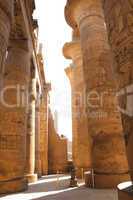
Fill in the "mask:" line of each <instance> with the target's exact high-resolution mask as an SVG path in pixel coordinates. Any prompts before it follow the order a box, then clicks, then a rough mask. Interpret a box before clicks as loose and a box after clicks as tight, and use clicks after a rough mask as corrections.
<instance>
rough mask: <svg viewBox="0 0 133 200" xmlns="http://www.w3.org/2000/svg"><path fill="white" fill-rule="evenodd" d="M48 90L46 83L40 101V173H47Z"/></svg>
mask: <svg viewBox="0 0 133 200" xmlns="http://www.w3.org/2000/svg"><path fill="white" fill-rule="evenodd" d="M48 92H49V84H46V85H45V86H44V92H43V95H42V99H41V102H40V154H41V155H40V156H41V171H42V175H47V174H48Z"/></svg>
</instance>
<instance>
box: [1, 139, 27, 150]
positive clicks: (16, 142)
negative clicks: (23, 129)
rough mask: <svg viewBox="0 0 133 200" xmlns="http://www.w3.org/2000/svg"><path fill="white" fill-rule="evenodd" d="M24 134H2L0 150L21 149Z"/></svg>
mask: <svg viewBox="0 0 133 200" xmlns="http://www.w3.org/2000/svg"><path fill="white" fill-rule="evenodd" d="M22 141H23V138H22V136H19V135H0V150H18V151H19V150H21V145H20V144H21V143H22Z"/></svg>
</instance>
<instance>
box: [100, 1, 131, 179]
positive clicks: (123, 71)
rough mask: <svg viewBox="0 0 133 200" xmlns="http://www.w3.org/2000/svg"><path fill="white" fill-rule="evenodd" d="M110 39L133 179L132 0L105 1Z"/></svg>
mask: <svg viewBox="0 0 133 200" xmlns="http://www.w3.org/2000/svg"><path fill="white" fill-rule="evenodd" d="M103 7H104V12H105V20H106V24H107V30H108V38H109V42H110V45H111V47H112V52H113V57H114V65H113V69H114V73H115V75H116V77H117V83H118V89H119V92H118V96H119V103H120V109H121V111H122V113H121V114H122V123H123V127H124V135H125V142H126V147H127V155H128V161H129V165H130V172H131V177H132V180H133V157H132V150H133V131H132V130H133V98H132V95H130V94H132V92H133V70H132V65H133V1H132V0H127V1H124V0H117V1H116V0H111V1H107V0H105V1H103Z"/></svg>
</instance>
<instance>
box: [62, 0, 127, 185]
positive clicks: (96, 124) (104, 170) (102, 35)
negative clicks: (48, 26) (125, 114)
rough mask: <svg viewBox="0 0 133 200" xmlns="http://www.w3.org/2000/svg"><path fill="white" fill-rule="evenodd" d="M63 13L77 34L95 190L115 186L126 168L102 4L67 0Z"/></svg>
mask: <svg viewBox="0 0 133 200" xmlns="http://www.w3.org/2000/svg"><path fill="white" fill-rule="evenodd" d="M65 14H66V20H67V22H68V23H69V24H70V25H71V26H72V27H73V29H76V28H77V27H78V28H79V31H80V37H81V47H82V52H83V71H84V78H85V83H86V94H87V107H88V109H87V110H88V129H89V132H90V134H91V136H92V139H93V149H92V159H93V169H94V173H95V177H94V179H95V187H99V188H102V187H104V188H105V187H106V188H107V187H116V185H117V184H118V183H119V182H120V180H124V179H128V176H127V173H128V165H127V160H126V157H125V146H124V141H123V136H122V127H121V119H120V115H119V113H118V112H117V109H116V107H117V103H116V101H115V92H116V91H115V82H114V80H113V76H112V70H111V67H112V66H111V57H110V49H109V46H108V42H107V34H106V28H105V25H104V17H103V10H102V5H101V1H99V0H89V1H88V0H75V1H74V0H68V2H67V6H66V8H65Z"/></svg>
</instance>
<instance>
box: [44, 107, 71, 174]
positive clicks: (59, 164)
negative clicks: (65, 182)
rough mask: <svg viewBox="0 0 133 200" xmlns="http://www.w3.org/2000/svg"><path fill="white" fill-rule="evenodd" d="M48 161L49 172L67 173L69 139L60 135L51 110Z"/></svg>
mask: <svg viewBox="0 0 133 200" xmlns="http://www.w3.org/2000/svg"><path fill="white" fill-rule="evenodd" d="M48 138H49V141H48V145H49V149H48V162H49V174H53V173H57V171H58V172H59V173H65V172H66V170H67V162H68V161H67V139H66V138H65V137H60V136H59V135H58V134H57V133H56V131H55V127H54V120H53V117H52V114H51V112H50V111H49V122H48Z"/></svg>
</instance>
